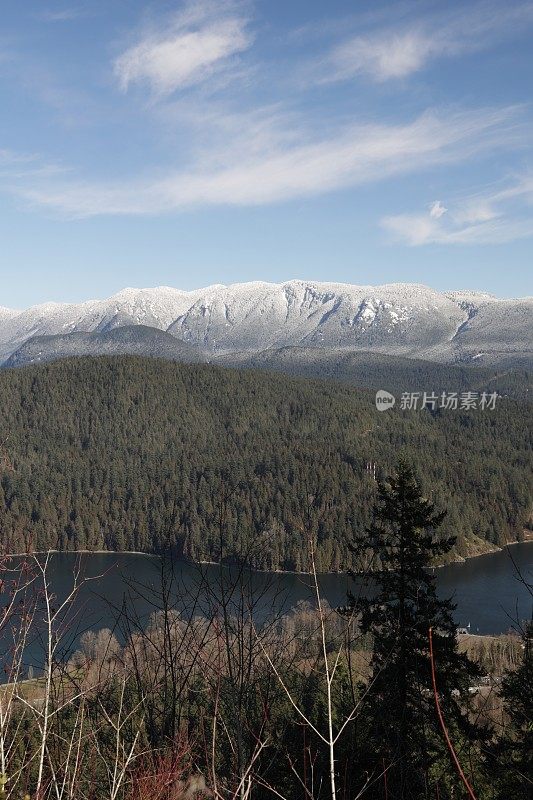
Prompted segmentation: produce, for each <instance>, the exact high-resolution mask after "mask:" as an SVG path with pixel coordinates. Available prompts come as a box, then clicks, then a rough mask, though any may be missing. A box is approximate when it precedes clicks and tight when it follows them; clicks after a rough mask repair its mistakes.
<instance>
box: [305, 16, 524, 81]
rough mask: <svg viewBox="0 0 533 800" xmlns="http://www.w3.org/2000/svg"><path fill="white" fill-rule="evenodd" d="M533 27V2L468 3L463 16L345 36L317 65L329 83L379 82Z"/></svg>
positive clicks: (428, 18)
mask: <svg viewBox="0 0 533 800" xmlns="http://www.w3.org/2000/svg"><path fill="white" fill-rule="evenodd" d="M532 23H533V3H531V2H523V3H517V4H514V5H511V6H507V7H506V9H505V13H502V7H501V4H495V3H494V2H481V3H474V4H467V5H466V6H465V8H464V9H463V10H461V11H459V12H449V11H447V10H445V11H444V12H442V11H441V12H439V13H437V14H433V15H432V16H426V17H425V18H424V17H420V16H418V17H417V18H414V19H412V20H411V21H402V22H400V23H398V24H396V25H395V26H394V27H389V26H380V27H378V28H376V29H373V30H370V31H369V32H368V33H366V34H364V35H359V34H358V35H356V36H352V37H349V38H344V40H343V41H341V42H338V43H336V44H335V45H334V46H333V48H332V49H331V51H330V52H329V54H328V55H327V56H326V57H324V58H322V59H321V60H320V63H319V64H318V65H316V67H315V72H316V75H317V76H318V79H319V80H321V81H323V82H330V81H340V80H346V79H349V78H353V77H355V76H357V75H361V74H366V75H368V76H370V77H371V78H372V79H374V80H376V81H381V82H382V81H387V80H391V79H398V78H405V77H407V76H408V75H411V74H413V73H415V72H418V71H420V70H421V69H423V68H424V67H425V66H426V65H427V64H428V63H429V62H430V61H432V60H434V59H439V58H445V57H451V56H457V55H460V54H463V53H469V52H475V51H478V50H482V49H485V48H487V47H489V46H490V45H491V44H493V43H494V42H497V41H499V40H501V39H503V38H505V37H506V36H508V35H511V34H513V33H516V32H517V31H520V30H521V29H522V30H523V28H524V26H526V27H527V26H528V25H531V24H532Z"/></svg>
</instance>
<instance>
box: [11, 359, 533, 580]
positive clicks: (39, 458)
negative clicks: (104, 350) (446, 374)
mask: <svg viewBox="0 0 533 800" xmlns="http://www.w3.org/2000/svg"><path fill="white" fill-rule="evenodd" d="M419 388H420V389H424V388H425V389H427V390H428V391H431V390H432V388H434V387H432V386H431V385H429V386H425V385H424V386H420V387H419ZM435 388H436V387H435ZM454 389H460V387H456V386H450V387H449V390H450V391H452V390H454ZM530 412H531V407H530V405H528V404H527V403H526V402H525V401H523V400H520V401H519V400H515V399H512V398H510V397H503V398H501V399H500V400H499V401H498V404H497V407H496V410H494V411H489V410H486V411H460V410H457V411H440V410H439V409H436V410H435V411H431V410H427V409H426V410H424V411H401V410H399V409H398V408H395V409H394V410H391V411H388V412H386V413H384V414H383V413H381V414H380V413H378V412H377V411H376V410H375V407H374V395H373V393H371V392H367V391H364V390H356V389H354V388H351V387H347V386H345V385H344V386H343V385H339V384H334V383H326V382H322V381H318V380H317V381H308V380H303V379H296V378H289V377H287V376H284V375H278V374H268V373H265V372H254V371H236V370H229V369H221V368H216V367H212V366H207V365H204V366H185V365H178V364H171V363H167V362H163V361H156V360H150V359H141V358H126V357H124V358H101V359H72V360H67V361H62V362H58V363H54V364H50V365H44V366H41V367H28V368H24V369H20V370H5V371H2V372H0V441H3V447H2V452H1V454H0V455H1V462H2V463H1V465H0V466H1V468H2V469H1V471H0V475H1V480H0V528H1V531H2V533H1V536H2V546H3V548H4V552H10V553H15V552H26V551H27V550H42V551H45V550H47V549H49V548H55V549H59V550H81V549H88V550H119V551H120V550H136V551H145V552H162V551H163V550H164V549H165V547H166V546H167V544H168V541H167V540H168V536H169V529H171V530H170V538H171V540H172V544H173V545H174V546H175V547H176V548H177V549H178V551H179V552H181V553H183V554H185V555H186V556H189V557H190V558H192V559H193V560H202V559H203V560H210V561H218V560H220V558H221V557H223V556H224V557H226V558H230V559H231V558H235V556H236V555H238V554H239V553H241V552H242V551H244V550H246V551H248V552H250V553H251V556H250V557H251V559H252V561H253V565H254V566H256V567H259V568H263V569H269V570H276V569H288V570H302V569H305V566H306V547H305V541H303V539H302V533H301V530H300V529H299V527H298V514H299V509H300V507H301V504H302V500H303V498H304V497H305V495H306V493H307V492H312V493H313V496H314V503H315V505H316V506H317V507H320V508H321V509H322V510H323V511H324V512H326V513H323V515H322V519H321V523H320V529H319V531H318V533H317V542H316V562H317V568H318V569H319V570H321V571H328V570H331V571H334V570H343V569H346V568H348V567H350V566H353V561H352V552H351V550H350V548H349V547H348V544H347V542H348V539H347V533H348V532H349V531H352V530H359V531H364V530H365V528H366V527H367V526H368V524H369V522H370V514H371V508H372V503H373V497H374V491H375V486H376V482H375V478H378V479H379V478H382V477H383V476H384V475H385V474H387V472H388V471H389V470H390V469H391V467H392V466H393V464H394V463H395V461H396V459H397V458H398V457H399V456H400V455H403V456H404V457H406V458H408V459H409V461H411V462H412V463H413V464H414V465H415V466H416V467H417V468H418V470H419V473H420V475H421V476H423V482H424V485H425V487H426V488H427V489H428V490H429V489H431V492H432V495H433V496H434V497H435V499H436V501H437V502H438V503H439V504H440V505H442V506H446V507H447V508H448V516H447V518H446V520H445V521H444V523H443V526H444V531H445V533H446V534H447V535H452V534H453V535H454V536H455V537H456V544H455V545H454V548H453V551H451V552H450V553H446V554H441V556H439V559H440V560H443V559H446V558H450V557H452V554H455V555H457V554H458V555H469V554H475V553H479V552H483V551H484V550H487V549H490V548H494V547H495V546H500V545H503V544H505V543H506V542H508V541H515V540H519V539H521V538H522V537H523V536H524V530H525V529H526V528H528V527H529V528H531V526H532V509H533V497H532V494H531V481H530V479H529V476H530V474H531V452H532V450H531V443H530V439H529V435H528V431H529V430H530V427H529V424H528V423H529V417H530ZM465 454H467V456H465ZM374 465H375V470H374ZM221 502H223V503H224V504H225V506H226V510H227V521H226V527H225V539H224V553H222V549H221V542H220V536H219V510H220V505H221ZM258 538H260V539H261V543H260V545H259V544H258V545H257V546H255V547H251V544H252V543H253V542H257V541H258Z"/></svg>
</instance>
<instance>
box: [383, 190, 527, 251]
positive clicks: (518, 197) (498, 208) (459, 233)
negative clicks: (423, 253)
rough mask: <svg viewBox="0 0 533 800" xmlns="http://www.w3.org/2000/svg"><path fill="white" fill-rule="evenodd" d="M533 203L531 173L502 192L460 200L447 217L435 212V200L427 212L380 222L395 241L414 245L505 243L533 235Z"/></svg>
mask: <svg viewBox="0 0 533 800" xmlns="http://www.w3.org/2000/svg"><path fill="white" fill-rule="evenodd" d="M532 205H533V176H531V175H528V176H526V177H524V178H522V179H521V180H519V181H516V182H514V183H513V184H511V185H510V186H508V187H507V188H505V189H502V190H500V191H497V192H494V191H493V192H487V193H485V194H476V195H472V196H471V197H467V198H463V199H461V200H458V201H457V202H456V203H454V204H453V206H452V207H451V209H450V210H449V212H448V213H447V214H446V216H444V213H443V214H439V215H435V214H434V213H432V211H433V209H434V208H435V207H436V203H433V204H432V205H431V206H430V210H429V212H428V213H426V214H397V215H395V216H389V217H384V218H383V219H382V220H381V224H382V226H383V227H384V228H385V229H386V230H387V231H389V233H391V234H392V236H393V237H394V239H395V240H398V241H401V242H403V243H404V244H407V245H410V246H412V247H417V246H421V245H428V244H463V245H465V244H466V245H468V244H477V245H483V244H505V243H507V242H512V241H515V240H516V239H523V238H528V237H531V236H533V209H532ZM439 208H441V206H440V203H439ZM446 211H448V209H446Z"/></svg>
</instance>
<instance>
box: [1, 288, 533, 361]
mask: <svg viewBox="0 0 533 800" xmlns="http://www.w3.org/2000/svg"><path fill="white" fill-rule="evenodd" d="M131 325H145V326H150V327H152V328H158V329H160V330H163V331H168V332H169V333H171V334H172V335H173V336H175V337H176V338H178V339H180V340H182V341H184V342H187V343H189V344H192V345H194V346H196V347H199V348H201V349H202V350H203V352H204V353H205V354H206V355H207V356H208V357H209V358H211V359H216V358H217V357H223V356H224V355H226V354H228V353H239V352H241V353H255V352H260V351H263V350H265V349H268V348H272V347H284V346H303V347H306V348H330V349H331V348H333V349H338V350H347V351H350V350H352V351H357V350H373V351H375V352H382V353H391V354H402V355H408V356H411V357H421V356H424V357H426V358H428V357H429V358H432V359H434V360H438V361H453V360H468V359H469V358H474V357H478V356H477V354H478V353H479V352H482V353H483V354H484V355H483V358H485V359H487V358H488V359H489V360H490V357H491V355H490V354H491V353H492V352H494V353H496V354H497V353H500V352H504V351H505V352H507V353H513V352H518V353H521V354H523V353H530V352H531V349H532V340H533V330H532V325H533V299H531V298H525V299H522V300H498V299H497V298H494V297H492V296H491V295H488V294H485V293H482V292H465V291H460V292H446V293H441V292H437V291H435V290H433V289H430V288H428V287H427V286H422V285H419V284H402V283H398V284H387V285H384V286H352V285H350V284H342V283H320V282H314V281H301V280H293V281H287V282H285V283H280V284H273V283H263V282H253V283H242V284H234V285H231V286H223V285H215V286H210V287H207V288H205V289H198V290H195V291H192V292H185V291H180V290H178V289H173V288H170V287H159V288H155V289H124V290H123V291H121V292H118V294H115V295H113V297H110V298H109V299H107V300H93V301H88V302H85V303H80V304H58V303H47V304H44V305H40V306H34V307H33V308H30V309H27V310H26V311H21V312H15V311H9V310H8V309H0V361H4V360H5V359H6V358H7V357H8V356H9V355H11V354H12V353H13V352H15V351H16V350H18V349H19V348H20V347H21V345H22V344H23V343H24V342H25V341H27V340H28V339H31V338H32V337H34V336H43V335H51V334H52V335H53V334H69V333H74V332H93V331H96V332H106V331H110V330H114V329H116V328H120V327H124V326H131Z"/></svg>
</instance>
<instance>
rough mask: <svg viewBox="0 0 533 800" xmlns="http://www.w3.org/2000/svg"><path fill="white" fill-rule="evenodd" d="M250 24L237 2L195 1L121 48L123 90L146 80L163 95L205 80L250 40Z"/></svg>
mask: <svg viewBox="0 0 533 800" xmlns="http://www.w3.org/2000/svg"><path fill="white" fill-rule="evenodd" d="M247 24H248V20H247V18H246V16H244V15H243V14H242V13H239V12H238V11H237V10H236V8H235V7H234V6H233V5H229V4H227V3H224V2H222V3H218V4H215V3H212V2H197V3H191V4H189V5H188V6H187V7H186V8H185V9H184V10H182V11H180V12H179V13H178V14H175V15H174V16H173V17H171V18H170V19H169V20H165V22H164V25H163V24H161V23H159V25H158V27H157V28H156V29H155V30H152V31H150V32H149V33H146V34H145V35H144V36H142V37H141V39H140V41H138V42H137V43H136V44H134V45H132V46H131V47H129V48H128V49H127V50H126V51H125V52H123V53H122V54H121V55H120V56H119V57H118V58H117V59H116V60H115V63H114V72H115V75H116V77H117V78H118V80H119V83H120V86H121V88H122V89H123V90H124V91H126V90H127V89H128V87H129V86H130V85H131V84H132V83H145V84H147V85H148V86H149V87H150V88H151V89H152V91H153V92H155V93H156V94H163V95H165V94H170V93H172V92H174V91H176V90H177V89H180V88H183V87H186V86H190V85H193V84H197V83H201V82H202V81H204V80H206V79H207V78H209V77H210V76H211V75H213V74H214V73H215V72H219V71H221V70H224V69H226V68H227V67H228V65H229V63H230V62H231V58H232V56H236V55H237V54H239V53H241V52H243V51H244V50H246V49H247V48H248V47H249V46H250V45H251V43H252V41H253V37H252V35H251V34H250V33H249V32H248V30H247Z"/></svg>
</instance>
